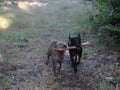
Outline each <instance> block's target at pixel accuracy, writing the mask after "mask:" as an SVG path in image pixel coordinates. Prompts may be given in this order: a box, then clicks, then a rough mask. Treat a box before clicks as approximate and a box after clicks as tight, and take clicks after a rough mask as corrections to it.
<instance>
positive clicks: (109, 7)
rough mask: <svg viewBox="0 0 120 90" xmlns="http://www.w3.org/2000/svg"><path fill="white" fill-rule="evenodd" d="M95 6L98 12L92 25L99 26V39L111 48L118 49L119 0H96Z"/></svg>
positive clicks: (119, 31) (119, 33)
mask: <svg viewBox="0 0 120 90" xmlns="http://www.w3.org/2000/svg"><path fill="white" fill-rule="evenodd" d="M96 7H97V10H99V14H98V15H97V16H96V17H95V19H94V20H93V27H94V28H99V34H100V35H99V38H100V41H102V43H105V44H106V45H107V47H109V48H111V49H117V50H119V49H118V48H120V0H97V5H96ZM95 30H96V29H95ZM108 45H109V46H108Z"/></svg>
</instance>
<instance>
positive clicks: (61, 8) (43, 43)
mask: <svg viewBox="0 0 120 90" xmlns="http://www.w3.org/2000/svg"><path fill="white" fill-rule="evenodd" d="M5 12H6V13H7V14H8V13H9V14H14V15H15V16H16V18H18V19H19V20H15V22H17V23H14V24H13V25H12V27H11V29H12V31H13V32H16V33H25V34H27V37H28V42H26V46H25V47H22V48H19V49H17V50H18V51H17V53H12V54H11V61H10V62H11V63H12V64H14V65H17V69H16V70H11V71H9V78H10V83H9V84H8V85H6V87H5V90H95V86H96V85H95V84H93V82H94V83H96V81H97V80H99V79H103V77H100V72H102V71H103V69H102V68H103V67H104V66H102V65H103V64H102V63H101V64H99V63H100V62H104V61H101V59H103V58H104V57H105V56H104V54H103V52H102V51H99V53H96V50H95V49H96V48H95V47H94V45H93V46H90V47H85V48H84V52H83V56H82V60H81V61H82V64H81V65H79V66H78V73H77V74H75V73H74V72H73V69H72V68H71V67H70V61H69V57H68V58H65V60H64V62H63V67H62V70H61V74H60V75H59V76H58V78H54V75H53V71H52V64H51V63H50V64H49V65H48V66H46V65H45V61H46V59H47V57H46V53H47V48H48V45H49V44H50V41H51V40H54V39H56V40H61V41H64V42H66V43H67V41H68V35H69V34H72V35H73V34H74V33H76V32H78V31H80V32H81V36H82V42H85V41H90V42H91V41H92V40H91V38H92V36H90V35H89V34H90V32H89V30H90V29H91V26H90V23H89V14H90V12H92V4H91V2H90V1H87V2H86V3H85V2H84V0H23V1H20V2H19V3H18V7H17V8H14V7H11V8H10V9H5ZM92 39H93V38H92ZM98 57H99V58H98ZM110 59H114V57H110ZM98 68H99V71H97V70H98ZM109 68H111V67H109ZM107 69H108V68H107ZM106 72H107V71H106ZM95 75H96V76H95Z"/></svg>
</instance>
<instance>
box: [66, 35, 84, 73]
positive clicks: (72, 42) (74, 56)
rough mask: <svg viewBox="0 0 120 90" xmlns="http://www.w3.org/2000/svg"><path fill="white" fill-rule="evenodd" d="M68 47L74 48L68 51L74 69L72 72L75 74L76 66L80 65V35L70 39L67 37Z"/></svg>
mask: <svg viewBox="0 0 120 90" xmlns="http://www.w3.org/2000/svg"><path fill="white" fill-rule="evenodd" d="M68 46H76V47H77V48H75V49H70V50H69V54H70V60H71V64H72V67H73V68H74V72H75V73H77V65H78V64H80V59H81V56H82V46H81V36H80V33H79V34H77V35H75V36H74V37H71V36H70V35H69V41H68Z"/></svg>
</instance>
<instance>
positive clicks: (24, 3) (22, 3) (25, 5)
mask: <svg viewBox="0 0 120 90" xmlns="http://www.w3.org/2000/svg"><path fill="white" fill-rule="evenodd" d="M47 4H48V3H42V2H38V1H35V2H29V1H20V2H18V7H19V8H20V9H23V10H26V11H28V9H29V7H30V6H37V7H41V6H46V5H47Z"/></svg>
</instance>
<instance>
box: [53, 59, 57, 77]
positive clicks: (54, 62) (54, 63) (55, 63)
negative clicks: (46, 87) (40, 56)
mask: <svg viewBox="0 0 120 90" xmlns="http://www.w3.org/2000/svg"><path fill="white" fill-rule="evenodd" d="M56 65H57V62H56V61H55V60H53V72H54V76H56Z"/></svg>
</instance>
